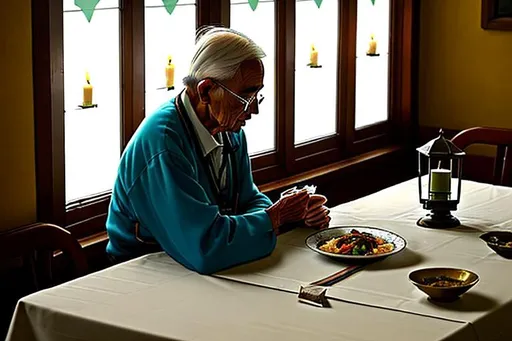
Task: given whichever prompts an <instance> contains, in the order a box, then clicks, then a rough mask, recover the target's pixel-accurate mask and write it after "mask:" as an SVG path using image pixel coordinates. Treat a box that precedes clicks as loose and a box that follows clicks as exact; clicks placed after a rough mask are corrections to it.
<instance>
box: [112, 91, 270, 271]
mask: <svg viewBox="0 0 512 341" xmlns="http://www.w3.org/2000/svg"><path fill="white" fill-rule="evenodd" d="M232 140H233V144H235V145H238V146H239V148H238V149H237V150H236V152H235V158H234V159H235V160H236V165H237V170H238V181H239V198H240V199H239V212H238V214H237V215H230V216H228V215H223V214H221V213H220V212H219V207H218V206H217V205H216V203H215V202H214V199H213V198H214V196H213V193H212V192H211V190H210V186H209V182H208V181H209V180H208V175H207V174H206V173H205V172H206V171H207V170H205V169H204V167H203V164H202V163H201V160H199V157H200V156H198V155H201V153H197V152H196V151H195V145H194V144H191V142H190V138H189V137H188V136H187V134H186V130H185V127H184V125H183V123H182V121H181V120H180V118H179V114H178V111H177V109H176V106H175V101H174V99H173V100H171V101H169V102H167V103H165V104H164V105H163V106H161V107H160V108H159V109H158V110H157V111H156V112H155V113H154V114H152V115H151V116H149V117H148V118H146V119H145V120H144V121H143V122H142V124H141V126H140V127H139V129H138V130H137V131H136V133H135V134H134V136H133V137H132V139H131V140H130V142H129V144H128V146H127V147H126V149H125V151H124V152H123V155H122V156H121V161H120V165H119V169H118V174H117V178H116V181H115V184H114V188H113V192H112V200H111V202H110V206H109V212H108V218H107V223H106V226H107V232H108V235H109V242H108V245H107V253H109V254H111V255H112V256H114V257H136V256H139V255H142V254H144V253H145V250H147V245H145V242H146V241H153V242H156V243H157V244H159V245H160V247H161V248H162V249H163V250H164V251H165V252H166V253H167V254H168V255H169V256H171V257H172V258H174V259H175V260H176V261H177V262H179V263H181V264H182V265H184V266H185V267H187V268H189V269H191V270H194V271H197V272H199V273H202V274H210V273H214V272H217V271H219V270H223V269H226V268H229V267H232V266H235V265H237V264H242V263H246V262H249V261H252V260H256V259H259V258H262V257H265V256H267V255H268V254H270V253H271V252H272V251H273V249H274V247H275V244H276V235H275V233H274V232H273V229H272V223H271V221H270V219H269V217H268V214H267V213H266V212H265V208H267V207H269V206H270V205H271V204H272V202H271V201H270V200H269V199H268V198H267V197H266V196H265V195H264V194H262V193H261V192H259V190H258V189H257V187H256V186H255V185H254V183H253V179H252V174H251V167H250V160H249V156H248V153H247V142H246V138H245V135H244V132H243V130H241V131H240V132H238V133H233V135H232ZM230 180H231V181H232V179H231V177H228V181H230ZM228 183H229V182H228ZM230 187H231V188H232V187H233V186H230ZM136 223H138V224H139V233H138V236H137V237H136V234H135V226H136Z"/></svg>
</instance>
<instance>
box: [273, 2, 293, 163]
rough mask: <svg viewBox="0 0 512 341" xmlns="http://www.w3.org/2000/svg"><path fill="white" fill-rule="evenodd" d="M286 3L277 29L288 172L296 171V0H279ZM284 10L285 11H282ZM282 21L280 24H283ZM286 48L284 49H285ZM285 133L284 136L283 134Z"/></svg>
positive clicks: (280, 129) (283, 142)
mask: <svg viewBox="0 0 512 341" xmlns="http://www.w3.org/2000/svg"><path fill="white" fill-rule="evenodd" d="M278 2H280V3H284V8H282V11H280V14H279V16H280V19H281V23H282V26H283V27H279V29H278V30H277V31H278V32H279V33H278V34H280V38H281V41H282V40H284V41H282V42H281V44H280V47H281V53H279V54H278V55H280V56H281V57H280V58H279V61H280V62H281V63H282V64H281V65H280V67H279V68H278V70H279V74H280V77H281V81H282V83H284V85H283V86H282V87H280V88H282V92H281V94H280V96H278V100H279V102H282V104H281V105H280V108H281V113H282V115H280V116H284V117H283V118H282V119H281V120H280V123H281V124H280V125H279V128H278V129H279V130H278V131H279V133H280V136H281V143H282V146H283V150H282V152H283V153H284V155H282V157H283V161H284V166H285V169H286V171H287V172H288V173H293V172H294V167H295V143H294V141H295V116H294V106H295V39H296V38H295V12H296V0H285V1H278ZM282 12H284V13H282ZM281 23H280V24H281ZM283 48H284V51H283ZM283 135H284V136H283Z"/></svg>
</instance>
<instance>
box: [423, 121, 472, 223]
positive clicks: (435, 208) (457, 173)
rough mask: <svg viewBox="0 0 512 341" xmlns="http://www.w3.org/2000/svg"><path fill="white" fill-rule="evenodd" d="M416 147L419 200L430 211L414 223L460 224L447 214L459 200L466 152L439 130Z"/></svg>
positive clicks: (454, 209) (455, 207) (454, 208)
mask: <svg viewBox="0 0 512 341" xmlns="http://www.w3.org/2000/svg"><path fill="white" fill-rule="evenodd" d="M416 150H417V151H418V185H419V197H420V203H421V204H423V208H424V209H426V210H430V211H431V213H429V214H427V215H426V216H425V217H423V218H421V219H419V220H418V222H417V224H418V226H422V227H429V228H450V227H456V226H459V225H460V221H459V219H457V218H456V217H454V216H453V215H452V214H451V211H456V210H457V205H458V204H459V202H460V193H461V184H462V161H463V158H464V156H465V155H466V153H464V151H462V150H461V149H460V148H458V147H457V146H456V145H454V144H453V143H452V142H451V141H450V140H447V139H445V138H444V133H443V130H442V129H441V130H440V131H439V137H437V138H435V139H433V140H432V141H430V142H428V143H427V144H425V145H424V146H422V147H419V148H417V149H416Z"/></svg>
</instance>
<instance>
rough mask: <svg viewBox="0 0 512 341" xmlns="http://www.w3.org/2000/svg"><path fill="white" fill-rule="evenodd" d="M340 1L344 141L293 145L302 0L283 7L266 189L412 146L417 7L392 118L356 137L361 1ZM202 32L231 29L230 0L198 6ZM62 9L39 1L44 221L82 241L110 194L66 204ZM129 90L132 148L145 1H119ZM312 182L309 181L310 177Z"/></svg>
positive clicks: (394, 83) (127, 124) (37, 81)
mask: <svg viewBox="0 0 512 341" xmlns="http://www.w3.org/2000/svg"><path fill="white" fill-rule="evenodd" d="M338 1H339V6H338V7H339V13H338V14H339V18H340V20H339V41H340V42H339V45H338V58H339V64H338V79H337V85H338V100H337V133H336V134H335V135H333V136H327V137H324V138H320V139H317V140H314V141H308V142H306V143H302V144H299V145H297V146H296V145H295V144H294V108H293V106H294V90H295V89H294V88H295V87H294V72H295V71H294V69H295V65H294V64H295V41H294V38H295V4H296V0H276V1H275V6H276V7H275V9H276V11H275V13H276V16H275V25H276V30H275V32H276V43H275V44H276V45H275V47H276V70H279V72H277V73H276V80H275V82H276V83H275V89H276V90H275V91H276V101H275V103H276V104H275V105H276V107H275V108H276V110H275V112H276V134H275V136H276V149H275V151H272V152H267V153H262V154H258V155H255V156H253V157H252V158H251V163H252V168H253V176H254V180H255V182H256V184H258V185H263V184H268V183H270V182H275V181H279V180H282V179H284V178H287V177H290V176H294V177H296V176H297V175H298V174H300V173H303V172H309V173H310V172H311V171H312V170H313V169H315V168H318V167H322V166H326V165H328V164H331V163H335V162H340V161H342V160H346V159H349V158H353V157H354V156H357V155H360V154H362V153H366V152H370V151H372V150H376V149H378V148H382V147H386V146H390V145H404V146H405V145H408V144H410V141H411V139H412V136H411V130H412V129H411V128H412V127H413V124H414V115H413V114H412V110H413V107H412V106H413V103H412V102H413V82H412V81H413V79H412V77H413V74H412V70H413V67H414V65H413V64H414V60H413V56H414V51H415V46H414V43H415V41H414V39H415V35H414V32H415V31H414V29H415V27H416V26H413V24H414V25H417V24H416V23H414V20H415V19H416V20H417V11H418V7H419V6H418V5H415V4H414V1H413V0H391V8H390V11H391V20H390V22H391V27H390V30H391V40H390V58H389V60H390V61H389V75H390V82H389V101H388V103H389V110H388V112H389V118H388V120H387V121H386V122H381V123H377V124H374V125H371V126H367V127H364V128H362V129H355V127H354V126H355V125H354V123H355V48H356V44H355V41H356V29H357V0H338ZM197 6H198V10H197V17H196V18H197V22H198V26H202V25H205V24H212V25H218V24H221V25H223V26H229V17H230V6H231V4H230V1H229V0H197ZM62 7H63V6H62V0H32V22H33V30H32V34H33V51H34V52H33V70H34V108H35V109H34V115H35V133H36V134H35V135H36V137H35V142H36V184H37V217H38V220H39V221H43V222H51V223H55V224H58V225H61V226H65V227H67V228H69V229H70V231H71V233H72V234H73V235H75V237H77V238H84V237H87V236H89V235H92V234H95V233H99V232H102V231H104V226H105V221H106V217H107V210H108V205H109V202H110V191H107V192H104V193H99V194H96V195H94V196H90V197H87V198H85V199H83V200H78V201H74V202H72V203H69V204H66V200H65V187H64V186H65V168H64V141H65V139H64V136H65V131H64V74H63V72H64V71H63V70H64V68H63V62H64V61H63V41H62V40H63V39H62V38H63V20H62V13H63V11H62V9H63V8H62ZM120 8H121V22H120V33H121V52H122V53H121V69H122V73H121V85H122V93H121V96H122V115H121V120H122V128H121V147H122V148H123V149H124V147H125V146H126V144H127V143H128V141H129V140H130V138H131V137H132V135H133V133H134V132H135V130H136V129H137V127H138V126H139V124H140V123H141V122H142V120H143V119H144V116H145V114H144V105H145V104H144V101H145V89H144V86H145V85H144V84H145V78H144V77H145V76H144V72H145V68H144V49H143V48H140V46H144V1H143V0H121V1H120ZM309 173H308V174H309Z"/></svg>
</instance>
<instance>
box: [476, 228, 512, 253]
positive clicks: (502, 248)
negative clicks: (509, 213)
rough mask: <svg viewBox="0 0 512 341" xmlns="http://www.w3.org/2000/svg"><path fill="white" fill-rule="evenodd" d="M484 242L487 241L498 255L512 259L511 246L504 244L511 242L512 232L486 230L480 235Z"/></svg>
mask: <svg viewBox="0 0 512 341" xmlns="http://www.w3.org/2000/svg"><path fill="white" fill-rule="evenodd" d="M480 239H482V240H483V241H484V242H486V243H487V246H489V247H490V248H491V249H493V250H494V252H496V253H497V254H499V255H500V256H502V257H504V258H507V259H512V246H506V245H505V244H506V243H508V242H512V232H507V231H493V232H487V233H484V234H482V235H481V236H480Z"/></svg>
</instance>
